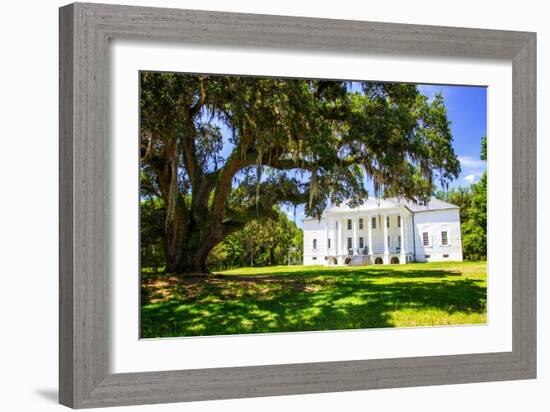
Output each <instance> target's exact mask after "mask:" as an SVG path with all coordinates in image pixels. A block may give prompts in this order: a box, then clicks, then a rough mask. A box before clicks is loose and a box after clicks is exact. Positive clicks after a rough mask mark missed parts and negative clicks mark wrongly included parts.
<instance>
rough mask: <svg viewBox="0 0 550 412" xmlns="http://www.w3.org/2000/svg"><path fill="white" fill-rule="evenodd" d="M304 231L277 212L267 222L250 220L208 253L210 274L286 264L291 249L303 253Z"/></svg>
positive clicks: (297, 253)
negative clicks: (217, 271)
mask: <svg viewBox="0 0 550 412" xmlns="http://www.w3.org/2000/svg"><path fill="white" fill-rule="evenodd" d="M302 239H303V232H302V230H301V229H299V228H298V227H297V226H296V224H295V223H294V222H291V221H290V220H289V219H288V218H287V216H286V215H285V214H284V213H282V212H281V211H279V210H276V216H275V218H272V219H267V220H257V219H255V220H252V221H250V222H249V223H247V224H246V226H245V227H244V228H243V229H242V230H240V231H238V232H234V233H232V234H230V235H229V236H227V237H226V238H225V239H224V241H223V242H221V243H219V244H218V245H217V246H216V247H214V249H213V250H212V251H211V252H210V255H209V256H208V260H207V264H208V268H209V269H210V270H212V271H214V270H222V269H228V268H234V267H241V266H273V265H282V264H285V263H287V258H288V254H289V249H290V248H295V251H294V255H299V256H301V254H302Z"/></svg>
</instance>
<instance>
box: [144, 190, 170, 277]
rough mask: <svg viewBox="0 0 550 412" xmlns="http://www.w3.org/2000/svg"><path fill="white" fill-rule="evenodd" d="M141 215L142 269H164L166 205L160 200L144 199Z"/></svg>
mask: <svg viewBox="0 0 550 412" xmlns="http://www.w3.org/2000/svg"><path fill="white" fill-rule="evenodd" d="M140 213H141V214H140V224H141V232H140V248H141V267H144V268H145V267H150V268H160V267H163V266H164V247H163V246H164V245H163V244H162V241H163V240H162V239H163V235H164V232H163V229H164V219H165V210H164V205H163V203H162V201H161V200H160V199H158V198H148V199H142V200H141V209H140Z"/></svg>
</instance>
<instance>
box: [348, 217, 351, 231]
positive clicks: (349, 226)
mask: <svg viewBox="0 0 550 412" xmlns="http://www.w3.org/2000/svg"><path fill="white" fill-rule="evenodd" d="M348 230H351V219H348Z"/></svg>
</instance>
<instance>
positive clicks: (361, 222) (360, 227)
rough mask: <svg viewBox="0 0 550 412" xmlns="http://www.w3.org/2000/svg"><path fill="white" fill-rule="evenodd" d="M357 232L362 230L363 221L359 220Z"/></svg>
mask: <svg viewBox="0 0 550 412" xmlns="http://www.w3.org/2000/svg"><path fill="white" fill-rule="evenodd" d="M359 230H363V219H359Z"/></svg>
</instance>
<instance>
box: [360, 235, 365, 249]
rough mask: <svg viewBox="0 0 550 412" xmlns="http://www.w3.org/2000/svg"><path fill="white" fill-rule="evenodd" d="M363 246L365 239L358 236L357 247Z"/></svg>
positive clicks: (361, 247)
mask: <svg viewBox="0 0 550 412" xmlns="http://www.w3.org/2000/svg"><path fill="white" fill-rule="evenodd" d="M364 247H365V239H363V238H362V237H360V238H359V249H363V248H364Z"/></svg>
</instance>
